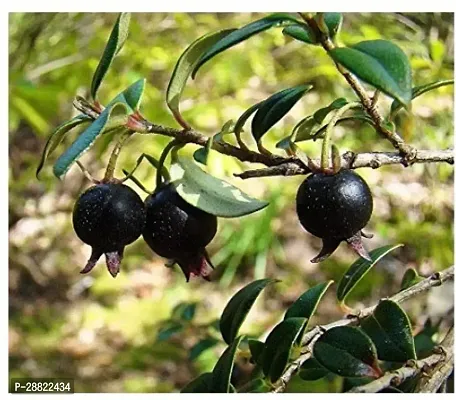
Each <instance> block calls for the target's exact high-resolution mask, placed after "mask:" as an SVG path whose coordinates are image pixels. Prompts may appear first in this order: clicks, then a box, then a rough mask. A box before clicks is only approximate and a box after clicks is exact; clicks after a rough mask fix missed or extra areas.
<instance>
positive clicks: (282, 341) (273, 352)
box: [262, 318, 307, 382]
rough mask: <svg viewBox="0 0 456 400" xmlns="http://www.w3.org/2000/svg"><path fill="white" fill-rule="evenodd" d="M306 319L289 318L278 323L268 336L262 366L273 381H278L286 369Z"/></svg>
mask: <svg viewBox="0 0 456 400" xmlns="http://www.w3.org/2000/svg"><path fill="white" fill-rule="evenodd" d="M306 321H307V319H306V318H288V319H286V320H284V321H282V322H280V323H279V324H278V325H276V326H275V328H274V329H273V330H272V332H271V333H270V334H269V336H268V337H267V338H266V342H265V345H264V350H263V363H262V367H263V372H264V374H265V376H267V377H269V378H270V379H271V382H275V381H277V380H278V379H279V378H280V377H281V376H282V374H283V372H284V371H285V368H286V366H287V364H288V359H289V357H290V353H291V349H292V348H293V345H294V344H295V342H296V338H297V337H298V335H299V332H301V330H302V327H303V326H304V324H305V323H306Z"/></svg>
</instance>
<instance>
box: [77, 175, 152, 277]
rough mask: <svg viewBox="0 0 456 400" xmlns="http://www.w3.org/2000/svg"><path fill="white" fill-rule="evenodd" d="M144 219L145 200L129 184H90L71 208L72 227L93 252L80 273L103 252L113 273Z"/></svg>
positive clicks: (88, 268) (117, 268)
mask: <svg viewBox="0 0 456 400" xmlns="http://www.w3.org/2000/svg"><path fill="white" fill-rule="evenodd" d="M145 220H146V213H145V208H144V203H143V201H142V200H141V198H140V197H139V196H138V194H137V193H136V192H135V191H134V190H133V189H131V188H130V187H128V186H125V185H122V184H117V183H103V184H98V185H95V186H92V187H90V188H89V189H87V190H86V191H85V192H84V193H83V194H82V195H81V196H80V197H79V199H78V200H77V202H76V204H75V205H74V209H73V226H74V230H75V232H76V234H77V235H78V237H79V238H80V239H81V240H82V241H83V242H84V243H87V244H88V245H90V246H91V247H92V255H91V257H90V259H89V261H88V263H87V265H86V267H85V268H84V269H83V270H82V271H81V273H87V272H89V271H90V270H92V268H93V267H94V266H95V264H96V262H97V261H98V259H99V258H100V257H101V255H102V254H105V255H106V262H107V267H108V270H109V272H110V273H111V274H112V275H113V276H116V275H117V273H118V272H119V268H120V262H121V260H122V256H123V251H124V248H125V246H126V245H128V244H130V243H133V242H134V241H135V240H136V239H138V237H139V236H140V235H141V233H142V231H143V229H144V226H145Z"/></svg>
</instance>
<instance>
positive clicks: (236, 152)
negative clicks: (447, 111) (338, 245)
mask: <svg viewBox="0 0 456 400" xmlns="http://www.w3.org/2000/svg"><path fill="white" fill-rule="evenodd" d="M73 104H74V106H75V107H76V109H78V110H79V111H81V112H82V113H84V114H85V115H87V116H89V117H90V118H92V119H96V118H97V117H98V116H99V111H97V109H96V108H95V107H94V106H93V105H90V104H89V103H88V102H87V101H85V100H84V99H82V98H80V97H78V98H76V99H75V101H74V102H73ZM128 127H129V128H130V129H135V130H136V131H137V132H140V133H142V134H150V133H155V134H159V135H164V136H168V137H172V138H175V139H178V140H179V141H181V142H182V143H194V144H197V145H199V146H203V147H204V146H205V145H206V144H207V142H208V141H209V137H208V136H206V135H203V134H201V133H199V132H196V131H195V130H193V129H190V130H184V129H176V128H170V127H165V126H162V125H157V124H153V123H151V122H149V121H147V120H146V119H145V118H144V117H142V116H141V118H140V119H138V117H137V116H136V117H135V119H134V124H133V125H131V126H128ZM212 149H213V150H215V151H217V152H219V153H221V154H225V155H228V156H232V157H235V158H237V159H238V160H240V161H243V162H250V163H258V164H263V165H266V166H267V167H270V168H266V169H259V170H252V171H245V172H244V173H242V174H238V175H236V176H238V177H240V178H242V179H247V178H253V177H263V176H277V175H283V176H289V175H305V174H308V173H309V172H310V169H309V168H308V167H307V165H305V164H304V162H303V161H301V160H300V159H299V158H298V157H282V156H279V155H275V154H262V153H258V152H255V151H252V150H248V149H244V148H240V147H236V146H233V145H231V144H229V143H225V142H213V143H212ZM414 162H417V163H425V162H447V163H449V164H453V163H454V155H453V151H452V150H419V151H418V152H417V155H416V158H415V160H414ZM315 163H316V164H319V161H317V160H316V161H315ZM391 164H402V165H409V164H410V163H409V162H408V161H407V159H406V157H405V156H403V155H401V154H400V153H399V152H397V153H360V154H354V153H352V152H347V153H345V154H344V155H343V159H342V167H343V168H361V167H370V168H378V167H380V166H382V165H391Z"/></svg>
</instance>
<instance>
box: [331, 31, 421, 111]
mask: <svg viewBox="0 0 456 400" xmlns="http://www.w3.org/2000/svg"><path fill="white" fill-rule="evenodd" d="M329 53H330V55H331V57H332V58H333V59H334V60H335V61H336V62H338V63H339V64H342V65H343V66H344V67H345V68H346V69H348V70H349V71H350V72H352V73H353V74H355V75H356V76H357V77H358V78H360V79H361V80H363V81H365V82H367V83H369V84H371V85H372V86H374V87H375V88H377V89H379V90H381V91H382V92H384V93H386V94H388V95H390V96H391V97H393V98H395V99H396V100H398V101H399V102H400V103H402V104H403V105H405V106H407V105H408V104H409V103H410V100H411V99H412V71H411V68H410V64H409V61H408V58H407V56H406V55H405V54H404V52H403V51H402V50H401V49H400V48H399V47H398V46H397V45H395V44H394V43H392V42H389V41H387V40H367V41H364V42H360V43H357V44H356V45H354V46H352V47H338V48H335V49H333V50H330V51H329Z"/></svg>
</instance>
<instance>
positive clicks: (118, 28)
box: [90, 13, 130, 99]
mask: <svg viewBox="0 0 456 400" xmlns="http://www.w3.org/2000/svg"><path fill="white" fill-rule="evenodd" d="M129 25H130V13H121V14H120V15H119V17H118V18H117V21H116V23H115V25H114V28H113V29H112V31H111V35H110V36H109V39H108V43H107V44H106V47H105V49H104V52H103V55H102V56H101V59H100V62H99V63H98V66H97V69H96V70H95V73H94V74H93V78H92V85H91V88H90V94H91V95H92V98H94V99H96V97H97V91H98V88H99V87H100V85H101V81H102V80H103V78H104V77H105V75H106V73H107V72H108V69H109V67H110V66H111V64H112V60H113V59H114V57H115V56H116V55H117V54H118V53H119V51H120V50H121V49H122V46H123V45H124V43H125V40H126V39H127V36H128V27H129Z"/></svg>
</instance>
